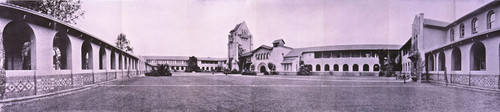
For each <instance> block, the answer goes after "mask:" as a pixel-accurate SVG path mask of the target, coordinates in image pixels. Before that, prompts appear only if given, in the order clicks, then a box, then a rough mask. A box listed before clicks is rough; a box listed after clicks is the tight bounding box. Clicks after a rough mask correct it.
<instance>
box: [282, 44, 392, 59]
mask: <svg viewBox="0 0 500 112" xmlns="http://www.w3.org/2000/svg"><path fill="white" fill-rule="evenodd" d="M400 48H401V45H387V44H361V45H333V46H318V47H306V48H295V49H293V50H292V51H290V52H289V53H288V54H286V55H285V57H294V56H300V55H302V53H304V52H315V51H344V50H379V49H387V50H399V49H400Z"/></svg>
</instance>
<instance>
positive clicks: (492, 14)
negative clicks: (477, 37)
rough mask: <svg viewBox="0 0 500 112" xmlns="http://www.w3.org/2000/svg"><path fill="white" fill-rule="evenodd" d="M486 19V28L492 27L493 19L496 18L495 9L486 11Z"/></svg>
mask: <svg viewBox="0 0 500 112" xmlns="http://www.w3.org/2000/svg"><path fill="white" fill-rule="evenodd" d="M487 19H488V23H487V24H488V25H487V26H488V27H487V28H488V29H491V28H492V26H493V25H494V24H493V23H495V19H496V18H495V11H490V12H488V17H487Z"/></svg>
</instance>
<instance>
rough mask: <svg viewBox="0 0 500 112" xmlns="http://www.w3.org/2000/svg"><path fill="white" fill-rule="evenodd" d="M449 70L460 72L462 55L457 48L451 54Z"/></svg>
mask: <svg viewBox="0 0 500 112" xmlns="http://www.w3.org/2000/svg"><path fill="white" fill-rule="evenodd" d="M451 55H452V56H451V57H452V58H451V67H452V68H451V69H452V70H454V71H460V70H462V53H461V52H460V49H459V48H454V49H453V51H452V52H451Z"/></svg>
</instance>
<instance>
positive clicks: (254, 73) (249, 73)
mask: <svg viewBox="0 0 500 112" xmlns="http://www.w3.org/2000/svg"><path fill="white" fill-rule="evenodd" d="M241 75H257V72H254V71H245V72H242V73H241Z"/></svg>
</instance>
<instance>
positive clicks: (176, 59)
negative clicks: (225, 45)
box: [144, 56, 227, 71]
mask: <svg viewBox="0 0 500 112" xmlns="http://www.w3.org/2000/svg"><path fill="white" fill-rule="evenodd" d="M144 58H145V60H146V62H147V63H149V64H151V65H152V66H156V65H158V64H168V66H169V68H168V69H169V70H171V71H185V70H186V68H187V66H188V60H189V57H188V56H144ZM196 58H197V59H198V61H197V62H196V64H197V65H198V67H200V70H202V71H216V69H217V68H221V69H223V68H225V65H226V60H227V59H226V58H212V57H196Z"/></svg>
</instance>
